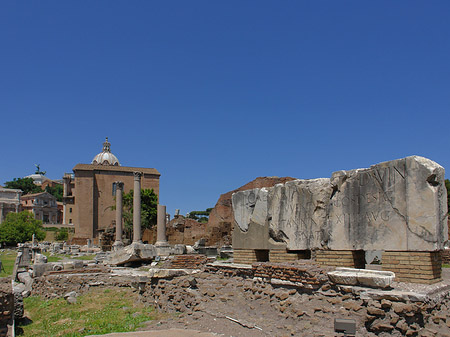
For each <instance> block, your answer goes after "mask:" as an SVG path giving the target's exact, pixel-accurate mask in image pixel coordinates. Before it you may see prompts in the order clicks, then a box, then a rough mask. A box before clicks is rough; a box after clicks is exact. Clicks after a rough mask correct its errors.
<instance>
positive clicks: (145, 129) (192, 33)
mask: <svg viewBox="0 0 450 337" xmlns="http://www.w3.org/2000/svg"><path fill="white" fill-rule="evenodd" d="M449 18H450V1H447V0H445V1H411V0H408V1H335V0H333V1H242V0H239V1H210V0H208V1H195V0H194V1H112V0H108V1H26V2H25V1H2V2H1V3H0V114H1V115H0V125H1V131H0V144H1V156H0V158H1V159H0V163H1V165H0V184H3V183H4V182H5V181H8V180H12V179H13V178H15V177H23V176H26V175H28V174H31V173H33V172H34V170H35V167H34V164H35V163H39V164H41V169H42V170H45V171H47V176H48V177H50V178H53V179H60V178H61V177H62V175H63V174H64V172H71V170H72V168H73V167H74V166H75V165H76V164H77V163H90V161H91V160H92V158H93V157H94V156H95V155H96V154H97V153H99V152H100V151H101V147H102V143H103V141H104V139H105V137H106V136H108V137H109V139H110V142H111V149H112V152H113V153H114V154H115V155H116V156H117V157H118V158H119V160H120V162H121V164H122V165H124V166H138V167H154V168H157V169H158V170H159V171H160V172H161V174H162V175H161V190H160V192H161V195H160V200H161V203H162V204H165V205H167V207H168V212H170V213H171V214H173V212H174V209H175V208H180V209H181V212H182V213H186V212H188V211H191V210H203V209H205V208H207V207H213V206H214V204H215V203H216V201H217V199H218V197H219V195H220V194H222V193H225V192H227V191H229V190H232V189H234V188H237V187H239V186H241V185H243V184H245V183H247V182H248V181H250V180H252V179H254V178H256V177H258V176H292V177H296V178H318V177H329V176H330V175H331V173H332V172H333V171H337V170H341V169H354V168H360V167H368V166H370V165H372V164H375V163H378V162H381V161H386V160H392V159H397V158H402V157H405V156H409V155H421V156H425V157H428V158H430V159H432V160H434V161H436V162H438V163H439V164H441V165H442V166H444V167H446V168H448V169H450V157H449V145H450V131H449V117H450V19H449Z"/></svg>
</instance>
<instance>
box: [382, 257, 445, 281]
mask: <svg viewBox="0 0 450 337" xmlns="http://www.w3.org/2000/svg"><path fill="white" fill-rule="evenodd" d="M381 263H382V268H383V270H389V271H392V272H394V273H395V281H397V282H413V283H426V284H431V283H436V282H439V281H441V280H442V278H441V272H442V259H441V252H440V251H439V252H393V251H385V252H383V255H382V259H381Z"/></svg>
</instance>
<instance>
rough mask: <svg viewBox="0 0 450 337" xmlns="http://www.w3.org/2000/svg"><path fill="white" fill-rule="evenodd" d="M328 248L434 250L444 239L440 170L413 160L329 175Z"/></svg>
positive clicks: (422, 160) (444, 209)
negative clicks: (330, 188)
mask: <svg viewBox="0 0 450 337" xmlns="http://www.w3.org/2000/svg"><path fill="white" fill-rule="evenodd" d="M331 183H332V184H333V187H334V193H333V196H332V198H331V199H330V207H329V212H328V223H327V228H328V231H329V233H330V239H329V242H328V246H329V247H330V248H331V249H335V250H357V249H363V250H379V249H382V250H394V251H396V250H398V251H435V250H439V249H442V248H443V244H444V241H445V240H446V238H447V200H446V198H447V195H446V193H447V192H446V188H445V183H444V168H443V167H442V166H440V165H438V164H437V163H435V162H433V161H431V160H429V159H426V158H423V157H418V156H412V157H407V158H403V159H398V160H392V161H388V162H384V163H380V164H377V165H373V166H371V167H370V168H368V169H358V170H351V171H339V172H335V173H333V175H332V177H331Z"/></svg>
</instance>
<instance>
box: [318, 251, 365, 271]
mask: <svg viewBox="0 0 450 337" xmlns="http://www.w3.org/2000/svg"><path fill="white" fill-rule="evenodd" d="M316 262H317V263H318V264H319V265H322V266H334V267H349V268H364V265H365V260H364V252H363V251H353V250H317V251H316Z"/></svg>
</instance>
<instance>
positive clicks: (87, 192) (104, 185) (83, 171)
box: [63, 138, 160, 243]
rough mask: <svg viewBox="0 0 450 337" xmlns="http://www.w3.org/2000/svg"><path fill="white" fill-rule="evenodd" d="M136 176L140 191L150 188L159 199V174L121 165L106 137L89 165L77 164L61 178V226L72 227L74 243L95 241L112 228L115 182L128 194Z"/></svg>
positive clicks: (113, 223) (149, 170) (147, 169)
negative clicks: (120, 184) (73, 229)
mask: <svg viewBox="0 0 450 337" xmlns="http://www.w3.org/2000/svg"><path fill="white" fill-rule="evenodd" d="M139 173H140V175H139ZM136 175H139V176H140V182H141V188H143V189H153V190H154V192H155V193H156V195H158V196H159V177H160V173H159V172H158V171H157V170H156V169H154V168H142V167H128V166H121V165H120V163H119V160H118V159H117V157H116V156H115V155H114V154H112V153H111V144H110V143H109V141H108V138H106V141H105V142H104V143H103V150H102V152H100V153H99V154H97V155H96V156H95V157H94V159H93V160H92V162H91V163H90V164H77V165H76V166H75V167H74V168H73V173H66V174H65V175H64V177H63V180H64V197H63V207H64V216H63V223H64V224H73V225H74V228H75V235H74V242H77V243H84V242H85V241H86V240H87V239H94V241H95V240H96V239H98V237H99V235H100V234H101V233H102V232H103V231H105V229H107V228H108V227H113V226H115V222H116V219H115V212H114V210H113V206H114V205H115V199H114V194H115V190H116V182H117V181H121V182H123V191H124V193H128V192H129V191H130V190H132V189H133V188H134V180H135V176H136Z"/></svg>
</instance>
